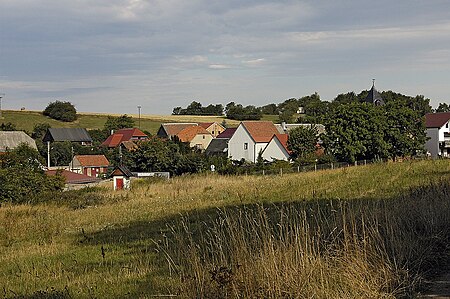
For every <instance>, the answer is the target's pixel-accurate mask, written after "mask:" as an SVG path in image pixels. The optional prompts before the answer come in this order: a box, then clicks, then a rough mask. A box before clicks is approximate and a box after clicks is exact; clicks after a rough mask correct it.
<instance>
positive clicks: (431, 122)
mask: <svg viewBox="0 0 450 299" xmlns="http://www.w3.org/2000/svg"><path fill="white" fill-rule="evenodd" d="M449 123H450V112H441V113H428V114H426V115H425V126H426V128H427V137H429V139H428V140H427V142H426V143H425V149H426V150H427V151H428V152H429V153H430V154H431V156H432V157H433V158H437V157H439V156H441V157H450V125H449Z"/></svg>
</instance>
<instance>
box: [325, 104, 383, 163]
mask: <svg viewBox="0 0 450 299" xmlns="http://www.w3.org/2000/svg"><path fill="white" fill-rule="evenodd" d="M324 125H325V127H326V131H327V132H326V134H325V135H323V136H322V139H323V141H324V147H325V149H326V150H327V151H328V152H329V153H331V154H333V155H334V156H335V157H336V158H337V159H338V160H340V161H348V162H354V161H356V160H361V159H373V158H382V157H386V156H387V155H388V152H387V151H388V147H389V144H388V143H387V142H386V141H385V139H384V132H385V131H386V129H387V122H386V119H385V116H384V114H383V110H382V109H380V107H376V106H374V105H371V104H367V103H350V104H343V105H339V106H337V107H335V108H334V109H333V111H331V112H330V114H329V116H328V117H327V118H326V120H325V122H324Z"/></svg>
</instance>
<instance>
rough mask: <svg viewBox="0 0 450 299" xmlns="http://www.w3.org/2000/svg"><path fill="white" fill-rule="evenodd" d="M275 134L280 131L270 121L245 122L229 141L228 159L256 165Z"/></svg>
mask: <svg viewBox="0 0 450 299" xmlns="http://www.w3.org/2000/svg"><path fill="white" fill-rule="evenodd" d="M275 134H278V130H277V128H276V127H275V125H274V124H273V123H272V122H270V121H243V122H241V123H240V124H239V126H238V127H237V129H236V131H235V132H234V134H233V136H232V137H231V138H230V140H229V141H228V157H229V158H230V159H232V160H241V159H244V160H246V161H250V162H254V163H255V162H256V160H257V158H258V154H259V153H260V152H263V151H264V149H265V147H266V146H267V144H268V143H269V142H270V140H271V139H272V137H273V135H275Z"/></svg>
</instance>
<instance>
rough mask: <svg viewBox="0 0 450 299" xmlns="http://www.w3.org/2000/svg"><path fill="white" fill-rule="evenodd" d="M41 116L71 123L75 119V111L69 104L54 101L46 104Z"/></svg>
mask: <svg viewBox="0 0 450 299" xmlns="http://www.w3.org/2000/svg"><path fill="white" fill-rule="evenodd" d="M43 114H44V115H45V116H49V117H51V118H53V119H56V120H61V121H66V122H71V121H74V120H76V119H77V110H76V109H75V106H74V105H72V103H70V102H61V101H55V102H52V103H50V104H48V106H47V108H45V110H44V112H43Z"/></svg>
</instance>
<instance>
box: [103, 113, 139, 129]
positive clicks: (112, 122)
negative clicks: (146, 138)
mask: <svg viewBox="0 0 450 299" xmlns="http://www.w3.org/2000/svg"><path fill="white" fill-rule="evenodd" d="M133 127H134V120H133V118H132V117H131V116H128V115H126V114H124V115H121V116H119V117H114V116H108V118H107V120H106V123H105V125H104V126H103V129H104V130H106V131H107V132H108V133H110V132H111V131H112V130H120V129H125V128H133Z"/></svg>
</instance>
